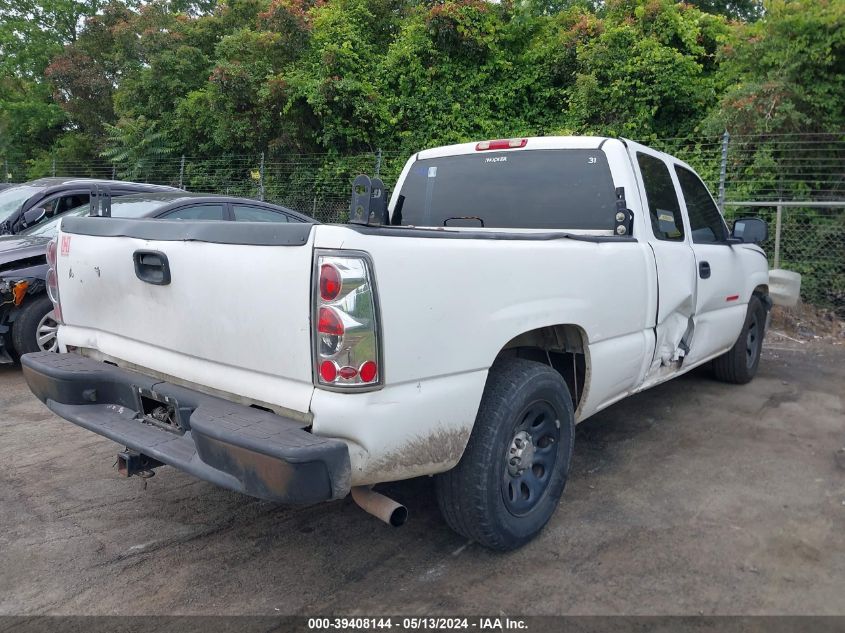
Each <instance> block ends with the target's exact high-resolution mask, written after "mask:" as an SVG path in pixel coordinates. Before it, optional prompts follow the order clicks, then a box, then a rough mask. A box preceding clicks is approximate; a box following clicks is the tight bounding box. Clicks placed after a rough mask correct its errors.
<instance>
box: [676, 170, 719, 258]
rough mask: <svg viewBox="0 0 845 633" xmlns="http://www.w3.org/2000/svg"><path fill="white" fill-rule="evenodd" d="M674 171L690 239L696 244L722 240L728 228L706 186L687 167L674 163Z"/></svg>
mask: <svg viewBox="0 0 845 633" xmlns="http://www.w3.org/2000/svg"><path fill="white" fill-rule="evenodd" d="M675 173H676V174H678V182H680V183H681V193H682V194H683V195H684V201H685V202H686V203H687V214H688V215H689V223H690V231H692V241H693V242H695V243H696V244H712V243H714V242H724V241H725V239H726V238H727V236H728V229H727V227H726V226H725V221H724V220H723V219H722V214H721V213H719V209H718V208H717V207H716V203H715V202H713V198H712V197H711V196H710V192H709V191H707V187H705V186H704V183H703V182H701V180H700V179H699V178H698V176H696V175H695V174H694V173H692V172H691V171H690V170H689V169H684V168H683V167H680V166H678V165H676V166H675Z"/></svg>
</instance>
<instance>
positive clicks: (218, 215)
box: [164, 204, 226, 220]
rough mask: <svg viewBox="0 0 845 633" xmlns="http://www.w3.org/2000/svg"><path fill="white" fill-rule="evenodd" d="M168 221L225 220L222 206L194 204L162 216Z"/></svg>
mask: <svg viewBox="0 0 845 633" xmlns="http://www.w3.org/2000/svg"><path fill="white" fill-rule="evenodd" d="M164 217H165V218H167V219H168V220H225V219H226V218H225V217H224V215H223V205H222V204H195V205H193V206H190V207H182V208H181V209H176V210H175V211H173V212H172V213H168V214H167V215H165V216H164Z"/></svg>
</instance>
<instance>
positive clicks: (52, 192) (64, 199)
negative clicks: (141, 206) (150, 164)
mask: <svg viewBox="0 0 845 633" xmlns="http://www.w3.org/2000/svg"><path fill="white" fill-rule="evenodd" d="M97 188H99V189H102V190H107V191H108V192H109V195H111V196H113V197H116V196H124V195H127V194H132V193H154V192H168V191H169V192H178V191H181V190H180V189H176V188H175V187H167V186H164V185H148V184H144V183H139V182H126V181H122V180H103V179H98V178H39V179H38V180H30V181H29V182H25V183H22V184H19V185H15V186H13V187H9V188H7V189H4V190H2V191H0V235H14V234H16V233H20V232H21V231H22V230H24V229H26V228H30V227H32V226H35V225H36V224H39V223H41V222H45V221H47V220H49V219H50V218H52V217H54V216H56V215H60V214H62V213H64V212H65V211H69V210H70V209H73V208H76V207H78V206H80V205H83V204H86V203H87V202H88V201H89V199H90V196H91V191H92V190H93V189H97Z"/></svg>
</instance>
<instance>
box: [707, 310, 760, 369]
mask: <svg viewBox="0 0 845 633" xmlns="http://www.w3.org/2000/svg"><path fill="white" fill-rule="evenodd" d="M765 334H766V309H765V308H764V307H763V303H762V302H761V301H760V299H759V298H758V297H757V296H756V295H752V296H751V301H749V302H748V312H747V313H746V315H745V323H743V325H742V331H741V332H740V333H739V337H738V338H737V340H736V343H734V346H733V347H732V348H730V349H729V350H728V351H727V352H725V353H724V354H722V355H721V356H719V357H718V358H716V359H714V360H713V373H714V374H715V376H716V378H717V379H718V380H721V381H722V382H731V383H734V384H738V385H743V384H745V383H747V382H750V381H751V379H752V378H754V376H755V375H756V374H757V368H758V367H759V366H760V353H761V352H762V351H763V337H764V336H765Z"/></svg>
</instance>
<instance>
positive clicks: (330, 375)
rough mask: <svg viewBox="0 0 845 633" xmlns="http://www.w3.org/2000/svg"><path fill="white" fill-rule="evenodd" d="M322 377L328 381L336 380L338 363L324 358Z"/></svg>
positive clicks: (321, 366)
mask: <svg viewBox="0 0 845 633" xmlns="http://www.w3.org/2000/svg"><path fill="white" fill-rule="evenodd" d="M320 378H322V379H323V380H325V381H326V382H334V379H335V378H337V365H335V364H334V363H333V362H332V361H330V360H324V361H323V362H322V363H321V364H320Z"/></svg>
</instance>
